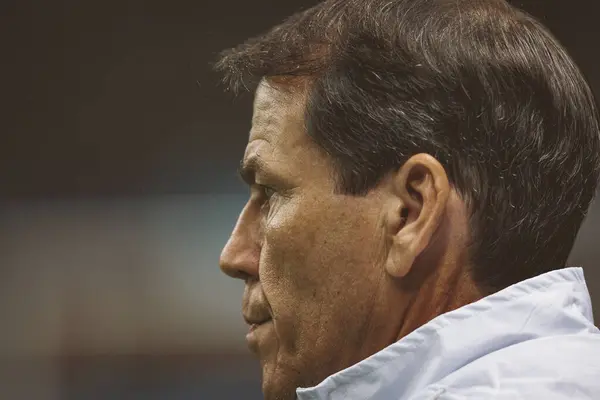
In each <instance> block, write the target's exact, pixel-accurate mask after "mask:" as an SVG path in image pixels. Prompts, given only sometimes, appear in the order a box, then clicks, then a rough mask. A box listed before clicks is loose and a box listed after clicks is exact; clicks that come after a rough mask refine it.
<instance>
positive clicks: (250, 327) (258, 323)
mask: <svg viewBox="0 0 600 400" xmlns="http://www.w3.org/2000/svg"><path fill="white" fill-rule="evenodd" d="M270 321H272V318H271V317H269V318H266V319H262V320H248V319H247V320H246V323H247V324H248V333H250V332H253V331H255V330H256V329H257V328H258V327H259V326H261V325H264V324H266V323H267V322H270Z"/></svg>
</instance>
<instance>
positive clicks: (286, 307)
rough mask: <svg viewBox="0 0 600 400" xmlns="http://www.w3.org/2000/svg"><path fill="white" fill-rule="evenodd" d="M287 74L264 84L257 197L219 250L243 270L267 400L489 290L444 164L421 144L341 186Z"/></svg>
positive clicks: (231, 269) (256, 138)
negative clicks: (352, 185)
mask: <svg viewBox="0 0 600 400" xmlns="http://www.w3.org/2000/svg"><path fill="white" fill-rule="evenodd" d="M281 85H282V83H279V82H273V81H270V82H269V81H267V80H263V82H262V83H261V84H260V85H259V87H258V89H257V91H256V96H255V103H254V115H253V120H252V129H251V132H250V136H249V140H248V145H247V148H246V151H245V154H244V159H243V168H242V169H243V170H244V172H243V175H244V178H245V180H246V181H247V182H248V184H249V185H250V192H251V194H250V199H249V200H248V202H247V204H246V205H245V207H244V209H243V210H242V212H241V214H240V216H239V219H238V221H237V224H236V226H235V228H234V230H233V232H232V234H231V237H230V239H229V241H228V242H227V244H226V246H225V248H224V249H223V252H222V255H221V260H220V266H221V269H222V270H223V271H224V272H225V273H226V274H227V275H229V276H232V277H235V278H240V279H243V280H244V281H245V290H244V298H243V307H242V310H243V315H244V318H245V319H246V321H247V322H248V323H249V324H250V333H249V334H248V336H247V340H248V345H249V347H250V348H251V350H252V351H253V352H255V353H256V354H257V356H258V358H259V359H260V362H261V366H262V371H263V392H264V395H265V399H266V400H291V399H294V398H295V390H296V388H298V387H309V386H314V385H316V384H318V383H319V382H321V381H322V380H323V379H324V378H326V377H327V376H329V375H331V374H333V373H335V372H337V371H340V370H342V369H344V368H346V367H348V366H351V365H353V364H355V363H357V362H359V361H361V360H363V359H365V358H366V357H368V356H370V355H372V354H374V353H376V352H377V351H379V350H381V349H383V348H385V347H386V346H388V345H390V344H392V343H393V342H395V341H397V340H399V339H400V338H402V337H404V336H405V335H406V334H408V333H410V332H411V331H413V330H414V329H416V328H418V327H419V326H421V325H423V324H424V323H426V322H427V321H429V320H431V319H432V318H434V317H435V316H437V315H439V314H442V313H444V312H447V311H450V310H452V309H454V308H458V307H460V306H462V305H464V304H467V303H469V302H472V301H475V300H477V299H479V298H481V297H482V295H481V293H480V292H479V291H478V290H477V288H476V287H475V285H474V284H473V283H472V280H471V278H470V276H469V274H468V272H467V268H466V267H467V252H466V248H467V243H468V213H467V209H466V206H465V203H464V202H463V200H462V199H461V198H460V196H459V195H458V194H457V193H456V191H455V190H454V189H453V188H452V186H451V185H450V183H449V181H448V177H447V175H446V172H445V171H444V168H443V167H442V166H441V165H440V163H439V162H438V161H437V160H436V159H435V158H433V157H431V156H430V155H427V154H418V155H415V156H413V157H412V158H410V159H409V160H408V161H407V162H406V163H405V164H404V165H403V166H402V167H401V168H400V169H399V170H398V171H395V172H392V173H390V174H389V175H388V176H386V177H385V179H383V181H382V182H381V183H380V184H379V185H378V186H377V187H376V188H375V189H373V190H372V191H371V192H370V193H368V194H367V195H366V196H348V195H344V194H339V193H336V190H335V184H334V180H333V178H332V177H334V176H335V174H334V169H333V166H332V163H331V161H330V160H329V158H328V156H327V155H326V154H324V152H323V151H322V150H321V149H319V148H318V147H317V146H316V145H315V144H314V143H313V142H312V141H311V140H310V138H309V137H308V136H307V134H306V132H305V129H304V121H303V116H304V107H305V99H306V95H305V93H306V90H303V89H301V88H295V89H293V90H291V89H290V88H289V87H288V88H285V90H281V89H283V88H282V87H281ZM265 320H266V322H264V323H260V322H263V321H265Z"/></svg>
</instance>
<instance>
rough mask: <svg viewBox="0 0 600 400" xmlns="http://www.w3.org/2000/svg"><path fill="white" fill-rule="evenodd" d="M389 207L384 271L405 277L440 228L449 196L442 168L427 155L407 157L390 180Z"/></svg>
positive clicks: (398, 276) (397, 276)
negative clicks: (389, 236)
mask: <svg viewBox="0 0 600 400" xmlns="http://www.w3.org/2000/svg"><path fill="white" fill-rule="evenodd" d="M390 188H391V190H392V195H393V201H392V202H391V203H392V204H393V205H392V206H390V210H389V213H388V219H387V220H388V228H389V229H388V232H389V234H390V235H391V246H390V248H389V251H388V255H387V260H386V266H385V268H386V271H387V273H389V274H390V275H392V276H394V277H396V278H402V277H404V276H406V275H407V274H408V273H409V272H410V270H411V268H412V267H413V265H414V263H415V260H416V259H417V257H418V256H419V255H421V253H422V252H423V251H424V250H425V249H426V248H427V246H428V245H429V244H430V242H431V240H432V237H433V235H434V233H435V232H436V231H437V229H438V227H439V226H440V225H441V223H442V221H443V219H444V216H445V213H446V205H447V203H448V197H449V193H450V183H449V181H448V176H447V175H446V171H445V170H444V167H442V165H441V164H440V163H439V161H438V160H436V159H435V158H434V157H432V156H430V155H429V154H417V155H415V156H413V157H411V158H410V159H409V160H408V161H406V163H404V165H403V166H402V167H401V168H400V169H399V170H398V171H397V172H396V173H395V174H394V175H393V176H392V177H391V186H390Z"/></svg>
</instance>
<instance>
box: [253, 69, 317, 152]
mask: <svg viewBox="0 0 600 400" xmlns="http://www.w3.org/2000/svg"><path fill="white" fill-rule="evenodd" d="M305 98H306V96H305V94H304V92H302V91H300V90H289V89H287V88H281V87H276V86H274V85H273V84H271V83H269V82H268V81H266V80H263V81H262V82H261V83H260V85H259V86H258V88H257V89H256V93H255V97H254V112H253V115H252V129H251V131H250V137H249V141H250V142H253V141H254V140H257V139H262V140H264V141H267V142H269V143H271V144H273V145H275V144H281V143H284V142H289V141H290V140H291V141H296V140H298V139H300V138H301V137H302V136H304V130H305V126H304V107H305Z"/></svg>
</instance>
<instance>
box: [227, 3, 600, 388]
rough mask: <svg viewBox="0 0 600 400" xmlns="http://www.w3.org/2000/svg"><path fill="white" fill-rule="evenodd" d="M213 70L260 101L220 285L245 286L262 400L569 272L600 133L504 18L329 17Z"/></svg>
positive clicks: (486, 9)
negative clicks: (531, 282)
mask: <svg viewBox="0 0 600 400" xmlns="http://www.w3.org/2000/svg"><path fill="white" fill-rule="evenodd" d="M218 69H220V70H221V71H223V72H224V73H225V77H226V79H225V81H226V82H227V83H228V84H229V85H230V87H231V88H232V89H234V90H237V89H239V88H241V87H246V88H249V87H250V85H253V86H252V87H254V88H256V95H255V103H254V117H253V121H252V129H251V132H250V137H249V143H248V146H247V149H246V153H245V155H244V159H243V165H242V172H243V176H244V178H245V180H246V181H247V182H248V183H249V185H250V187H251V195H250V200H249V201H248V203H247V204H246V207H245V208H244V210H243V211H242V213H241V215H240V218H239V220H238V223H237V225H236V228H235V229H234V232H233V233H232V236H231V238H230V240H229V242H228V244H227V245H226V247H225V249H224V250H223V254H222V258H221V267H222V268H223V270H224V271H225V272H227V273H228V274H229V275H232V276H235V277H239V278H242V279H244V280H245V281H246V290H245V295H244V307H243V311H244V316H245V317H246V319H247V320H248V322H249V323H251V324H254V327H255V329H253V331H252V332H251V333H250V334H249V337H248V339H249V343H250V345H251V347H252V348H253V349H254V350H255V351H256V352H257V353H258V354H259V356H260V359H261V362H262V365H263V388H264V391H265V396H266V398H267V399H285V398H293V394H294V389H295V388H296V387H298V386H308V385H313V384H316V383H318V382H319V381H320V380H322V379H323V378H325V377H326V376H327V375H329V374H331V373H333V372H336V371H338V370H340V369H342V368H345V367H347V366H349V365H351V364H353V363H355V362H357V361H359V360H361V359H364V358H366V357H367V356H369V355H370V354H373V353H374V352H376V351H377V350H379V349H381V348H383V347H385V346H387V345H389V344H390V343H392V342H393V341H395V340H397V339H398V338H399V337H401V336H403V335H404V334H406V333H408V332H410V331H411V330H413V329H415V328H416V327H418V326H419V325H421V324H423V323H425V322H427V321H428V320H429V319H431V318H433V317H435V316H436V315H439V314H440V313H443V312H445V311H448V310H450V309H452V308H455V307H458V306H461V305H463V304H465V303H468V302H470V301H473V300H475V299H477V298H479V297H481V296H483V295H485V294H487V293H491V292H493V291H496V290H499V289H501V288H503V287H506V286H508V285H510V284H512V283H515V282H518V281H521V280H523V279H526V278H528V277H532V276H535V275H537V274H540V273H542V272H546V271H548V270H551V269H556V268H562V267H563V266H564V265H565V262H566V260H567V257H568V255H569V252H570V250H571V247H572V245H573V242H574V240H575V236H576V234H577V231H578V229H579V226H580V225H581V222H582V220H583V218H584V216H585V213H586V211H587V208H588V206H589V203H590V201H591V199H592V197H593V194H594V191H595V187H596V183H597V179H598V174H599V171H600V137H599V134H598V117H597V116H598V114H597V110H596V108H595V105H594V99H593V96H592V94H591V92H590V90H589V88H588V86H587V84H586V83H585V80H584V79H583V77H582V76H581V74H580V73H579V72H578V70H577V68H576V67H575V66H574V65H573V63H572V61H571V60H570V59H569V57H568V56H567V55H566V53H565V52H564V50H563V49H562V48H561V47H560V46H559V45H558V44H557V43H556V41H555V40H554V39H553V38H552V37H551V36H550V35H549V34H548V33H547V32H546V31H545V30H544V29H543V28H542V27H541V26H540V25H539V24H538V23H536V22H535V21H533V20H532V19H531V18H530V17H528V16H526V15H524V14H523V13H520V12H519V11H517V10H515V9H513V8H511V7H510V6H508V5H507V4H506V3H504V2H503V1H502V0H459V1H456V0H451V1H450V0H410V1H409V0H396V1H388V0H385V1H384V0H330V1H326V2H324V3H322V4H321V5H318V6H316V7H314V8H312V9H309V10H308V11H306V12H304V13H301V14H298V15H296V16H293V17H291V18H290V19H289V20H288V21H286V22H284V23H283V24H282V25H280V26H278V27H276V28H275V29H273V30H272V31H270V32H269V33H267V34H265V35H263V36H261V37H258V38H256V39H252V40H250V41H249V42H247V43H246V44H243V45H241V46H239V47H237V48H235V49H233V50H230V51H228V52H226V53H225V54H224V56H223V58H222V59H221V60H220V61H219V63H218ZM264 321H267V322H265V323H262V322H264ZM261 323H262V324H261Z"/></svg>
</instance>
